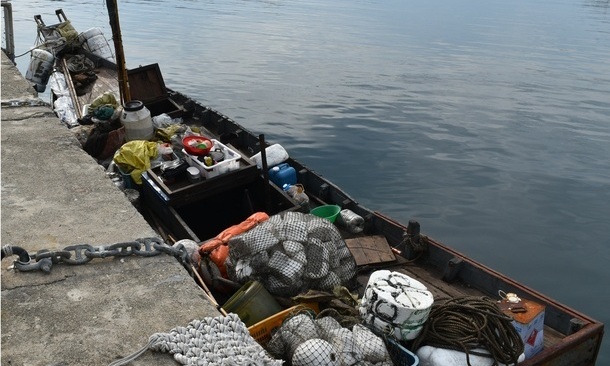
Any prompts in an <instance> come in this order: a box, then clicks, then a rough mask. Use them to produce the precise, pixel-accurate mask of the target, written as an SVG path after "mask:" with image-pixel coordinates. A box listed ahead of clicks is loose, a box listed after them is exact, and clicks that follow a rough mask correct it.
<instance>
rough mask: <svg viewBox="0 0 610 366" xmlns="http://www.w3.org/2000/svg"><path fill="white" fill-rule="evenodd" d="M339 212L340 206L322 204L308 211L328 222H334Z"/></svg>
mask: <svg viewBox="0 0 610 366" xmlns="http://www.w3.org/2000/svg"><path fill="white" fill-rule="evenodd" d="M339 212H341V206H338V205H322V206H318V207H316V208H314V209H313V210H311V211H310V213H311V214H312V215H316V216H318V217H322V218H324V219H327V220H329V221H330V222H335V219H336V218H337V215H339Z"/></svg>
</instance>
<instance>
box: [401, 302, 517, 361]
mask: <svg viewBox="0 0 610 366" xmlns="http://www.w3.org/2000/svg"><path fill="white" fill-rule="evenodd" d="M511 321H512V318H511V317H509V316H507V315H505V314H504V313H502V311H501V310H500V309H499V308H498V306H497V305H496V303H495V302H494V301H493V300H491V299H490V298H488V297H485V296H483V297H474V296H468V297H461V298H454V299H450V300H447V301H445V302H444V303H442V304H435V305H433V306H432V310H431V311H430V315H429V317H428V320H427V321H426V323H425V324H424V328H423V330H422V332H421V333H420V335H419V336H418V337H417V338H416V339H415V340H414V341H413V346H412V349H414V350H417V349H418V348H419V347H421V346H423V345H429V346H433V347H438V348H445V349H452V350H456V351H461V352H464V353H465V354H466V356H467V357H466V359H467V362H468V365H469V366H471V365H470V354H473V355H477V356H483V357H490V358H492V359H493V360H494V363H493V365H494V366H497V365H498V364H499V363H503V364H511V363H512V364H517V359H518V358H519V356H520V355H521V354H522V353H523V350H524V345H523V341H522V340H521V337H520V336H519V333H517V331H516V329H515V327H514V326H513V325H512V323H511ZM481 348H483V349H486V350H487V351H488V352H489V353H484V352H481V351H480V349H481ZM476 349H479V350H478V351H477V350H476Z"/></svg>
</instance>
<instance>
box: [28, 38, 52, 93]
mask: <svg viewBox="0 0 610 366" xmlns="http://www.w3.org/2000/svg"><path fill="white" fill-rule="evenodd" d="M54 63H55V56H53V54H52V53H51V52H49V51H47V50H43V49H40V48H37V49H34V50H32V55H31V57H30V64H29V65H28V70H27V72H26V74H25V78H26V79H27V80H29V81H31V82H33V83H34V84H35V85H34V89H36V91H37V92H39V93H42V92H44V91H45V89H46V88H47V83H48V82H49V76H51V71H53V64H54Z"/></svg>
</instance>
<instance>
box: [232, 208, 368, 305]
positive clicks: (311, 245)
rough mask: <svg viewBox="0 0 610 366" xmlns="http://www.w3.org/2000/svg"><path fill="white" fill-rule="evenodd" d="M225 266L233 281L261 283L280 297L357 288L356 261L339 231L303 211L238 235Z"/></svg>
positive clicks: (330, 224)
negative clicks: (340, 288)
mask: <svg viewBox="0 0 610 366" xmlns="http://www.w3.org/2000/svg"><path fill="white" fill-rule="evenodd" d="M225 265H226V267H227V274H228V276H229V278H230V279H231V280H233V281H236V282H239V283H245V282H247V281H250V280H257V281H259V282H261V283H262V284H263V286H264V287H265V288H266V289H267V291H269V293H271V294H273V295H276V296H295V295H297V294H299V293H301V292H304V291H306V290H309V289H314V290H322V291H332V289H333V288H335V287H336V286H345V287H347V288H354V286H355V285H356V284H357V283H356V262H355V260H354V257H353V256H352V254H351V252H350V251H349V249H348V248H347V245H346V244H345V241H344V240H343V238H342V237H341V234H340V233H339V231H338V230H337V228H336V227H335V226H334V225H333V224H332V223H331V222H330V221H328V220H325V219H323V218H320V217H317V216H313V215H310V214H304V213H300V212H284V213H280V214H277V215H274V216H271V217H270V218H269V220H267V221H265V222H263V223H261V224H260V225H258V226H256V227H254V228H253V229H251V230H250V231H248V232H246V233H244V234H241V235H238V236H235V237H233V238H232V239H231V240H230V241H229V256H228V258H227V260H226V262H225Z"/></svg>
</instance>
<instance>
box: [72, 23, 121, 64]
mask: <svg viewBox="0 0 610 366" xmlns="http://www.w3.org/2000/svg"><path fill="white" fill-rule="evenodd" d="M78 40H79V41H80V43H81V44H82V46H83V48H84V49H86V50H87V51H89V52H91V53H93V54H94V55H97V56H99V57H101V58H104V59H106V60H110V61H114V55H113V54H112V50H111V49H110V44H109V43H108V40H107V39H106V37H105V36H104V34H103V33H102V30H101V29H100V28H90V29H88V30H86V31H85V32H83V33H81V34H80V35H79V37H78Z"/></svg>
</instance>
